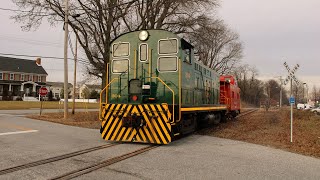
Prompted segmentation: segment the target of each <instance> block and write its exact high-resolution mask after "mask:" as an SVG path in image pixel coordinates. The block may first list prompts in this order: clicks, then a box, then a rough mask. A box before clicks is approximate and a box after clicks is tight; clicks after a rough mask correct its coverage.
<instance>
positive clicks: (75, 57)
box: [72, 37, 78, 114]
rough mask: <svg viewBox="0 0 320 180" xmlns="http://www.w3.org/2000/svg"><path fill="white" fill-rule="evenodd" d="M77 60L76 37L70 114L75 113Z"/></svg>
mask: <svg viewBox="0 0 320 180" xmlns="http://www.w3.org/2000/svg"><path fill="white" fill-rule="evenodd" d="M77 58H78V38H77V37H76V47H75V53H74V72H73V96H72V114H74V112H75V97H76V85H77Z"/></svg>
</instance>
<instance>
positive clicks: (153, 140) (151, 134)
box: [139, 105, 156, 143]
mask: <svg viewBox="0 0 320 180" xmlns="http://www.w3.org/2000/svg"><path fill="white" fill-rule="evenodd" d="M141 108H142V110H143V111H140V112H141V114H142V117H143V119H144V121H145V122H146V125H145V128H146V130H148V131H149V134H150V136H151V139H152V140H151V139H149V137H148V136H147V131H146V130H145V129H144V128H142V131H143V132H144V134H145V135H146V138H147V140H148V142H150V143H151V142H154V143H156V140H155V138H154V137H153V133H152V132H151V131H150V128H149V126H148V123H147V121H149V119H148V117H149V116H148V111H147V110H146V109H145V108H144V105H141ZM139 110H140V108H139ZM143 113H144V114H145V115H146V116H147V119H146V118H145V117H144V116H143ZM149 122H150V121H149Z"/></svg>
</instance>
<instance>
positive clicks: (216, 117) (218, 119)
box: [213, 113, 221, 125]
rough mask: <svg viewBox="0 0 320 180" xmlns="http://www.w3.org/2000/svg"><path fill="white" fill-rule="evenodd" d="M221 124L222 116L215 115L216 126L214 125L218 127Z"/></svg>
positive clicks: (214, 122)
mask: <svg viewBox="0 0 320 180" xmlns="http://www.w3.org/2000/svg"><path fill="white" fill-rule="evenodd" d="M220 122H221V114H220V113H217V114H215V116H214V120H213V124H214V125H217V124H219V123H220Z"/></svg>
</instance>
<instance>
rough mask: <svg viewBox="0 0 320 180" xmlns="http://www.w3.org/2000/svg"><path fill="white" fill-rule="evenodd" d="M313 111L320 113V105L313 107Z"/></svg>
mask: <svg viewBox="0 0 320 180" xmlns="http://www.w3.org/2000/svg"><path fill="white" fill-rule="evenodd" d="M311 112H313V113H315V114H320V107H317V108H314V109H311Z"/></svg>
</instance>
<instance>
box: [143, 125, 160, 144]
mask: <svg viewBox="0 0 320 180" xmlns="http://www.w3.org/2000/svg"><path fill="white" fill-rule="evenodd" d="M143 130H144V129H143ZM146 130H148V132H149V134H150V136H151V139H152V140H149V142H154V143H157V141H156V139H155V138H154V136H153V133H152V132H151V131H150V127H149V126H148V124H147V125H146Z"/></svg>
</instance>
